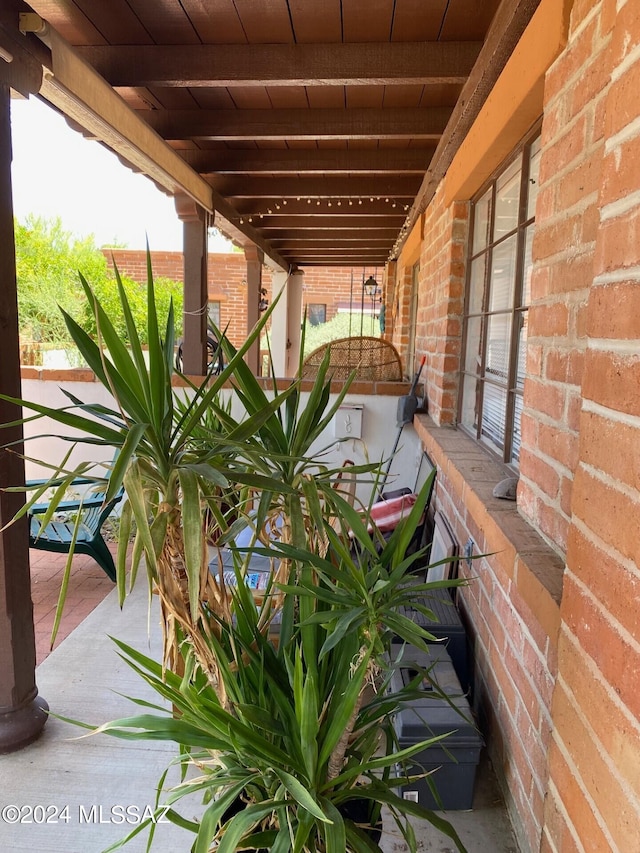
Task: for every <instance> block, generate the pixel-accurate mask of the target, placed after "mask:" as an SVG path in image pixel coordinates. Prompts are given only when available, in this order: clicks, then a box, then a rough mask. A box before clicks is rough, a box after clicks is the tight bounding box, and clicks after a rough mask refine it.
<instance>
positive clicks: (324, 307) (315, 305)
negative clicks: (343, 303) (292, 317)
mask: <svg viewBox="0 0 640 853" xmlns="http://www.w3.org/2000/svg"><path fill="white" fill-rule="evenodd" d="M306 308H307V318H308V320H309V325H310V326H324V324H325V323H326V322H327V303H326V302H308V303H307V306H306ZM318 308H322V312H321V313H322V316H323V319H322V320H320V321H318V322H317V323H313V322H312V320H311V313H312V309H318Z"/></svg>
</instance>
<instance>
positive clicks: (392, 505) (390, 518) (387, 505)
mask: <svg viewBox="0 0 640 853" xmlns="http://www.w3.org/2000/svg"><path fill="white" fill-rule="evenodd" d="M417 500H418V496H417V495H416V494H413V493H412V494H409V495H401V496H400V497H398V498H391V500H387V501H378V503H375V504H373V506H372V507H371V511H370V513H369V517H370V519H371V521H372V522H373V523H374V524H375V526H376V527H377V528H378V530H379V531H380V532H381V533H387V532H388V531H390V530H393V529H394V527H396V525H397V524H398V522H399V521H400V520H401V519H402V518H404V517H405V516H407V515H409V513H410V512H411V507H412V506H413V505H414V503H415V502H416V501H417ZM370 529H371V528H370Z"/></svg>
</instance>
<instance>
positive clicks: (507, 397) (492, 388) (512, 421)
mask: <svg viewBox="0 0 640 853" xmlns="http://www.w3.org/2000/svg"><path fill="white" fill-rule="evenodd" d="M539 164H540V136H539V131H536V135H535V137H534V138H531V137H530V138H529V139H528V140H526V141H525V143H524V144H523V145H522V146H521V147H520V148H519V150H518V151H517V153H516V155H515V156H514V158H513V159H511V160H510V161H509V163H508V164H507V165H506V166H504V167H503V168H502V170H501V171H500V173H499V174H498V175H497V176H496V177H495V178H494V179H493V180H492V181H490V183H489V185H488V186H485V187H484V188H483V189H482V190H481V192H480V193H479V194H478V196H477V197H476V198H474V199H473V202H472V209H471V239H470V243H469V257H468V263H467V296H466V302H465V316H464V341H465V348H464V358H463V364H462V383H461V387H462V394H461V403H460V412H459V422H460V424H461V426H462V427H463V429H465V430H467V431H469V432H471V434H472V435H473V436H474V437H475V438H476V439H477V440H478V441H480V442H482V443H483V444H485V445H486V446H488V447H489V448H490V449H491V450H492V451H494V452H495V453H497V454H499V455H500V457H501V459H502V460H503V461H504V462H506V463H507V464H509V465H512V466H515V467H517V465H518V458H519V454H520V416H521V413H522V392H523V387H524V375H525V362H526V348H527V310H528V307H529V302H530V280H531V268H532V261H531V246H532V242H533V232H534V225H535V222H534V215H535V205H536V197H537V194H538V170H539Z"/></svg>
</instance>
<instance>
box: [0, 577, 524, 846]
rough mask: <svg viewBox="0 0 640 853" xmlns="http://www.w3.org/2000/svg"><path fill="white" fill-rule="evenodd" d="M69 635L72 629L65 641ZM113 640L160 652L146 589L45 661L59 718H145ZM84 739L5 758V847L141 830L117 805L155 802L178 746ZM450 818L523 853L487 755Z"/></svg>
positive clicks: (430, 842)
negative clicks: (470, 796)
mask: <svg viewBox="0 0 640 853" xmlns="http://www.w3.org/2000/svg"><path fill="white" fill-rule="evenodd" d="M67 624H68V623H67ZM148 628H149V629H150V631H148ZM65 632H66V631H65V627H64V625H63V631H62V633H63V635H64V633H65ZM109 635H111V636H115V637H118V638H119V639H122V640H124V641H125V642H128V643H130V644H131V645H133V646H135V647H136V648H139V649H141V650H143V651H147V650H150V651H151V652H152V653H154V654H155V653H157V652H158V651H159V646H160V637H159V627H158V620H157V614H156V612H155V611H153V610H152V612H151V613H149V609H148V603H147V596H146V592H145V590H144V589H143V588H142V586H140V587H139V589H138V590H136V591H134V593H133V594H132V596H131V597H130V598H129V599H128V600H127V602H126V603H125V606H124V609H123V610H122V611H121V610H120V609H119V607H118V602H117V598H116V593H115V590H112V591H111V592H110V593H108V594H107V596H106V598H104V600H103V601H102V602H101V603H99V604H98V605H97V606H96V607H95V609H93V610H92V612H91V613H90V614H89V615H88V616H87V617H86V618H85V619H84V620H83V621H82V622H81V623H80V624H79V625H78V626H77V627H75V628H74V630H72V631H71V633H69V635H68V636H67V637H66V638H65V639H63V640H62V641H61V642H60V643H59V645H58V646H57V648H55V649H54V651H53V652H52V653H51V654H49V655H48V656H47V657H46V659H45V660H44V661H43V663H41V664H40V666H39V667H38V670H37V683H38V688H39V691H40V694H41V695H42V696H43V697H44V698H45V699H46V700H47V702H48V703H49V705H50V708H51V711H52V712H53V713H55V714H58V715H60V716H66V717H71V718H73V719H78V720H81V721H84V722H89V723H94V724H99V723H102V722H105V721H107V720H111V719H114V718H116V717H121V716H127V715H130V714H132V713H135V712H136V710H135V706H133V705H132V704H131V703H130V702H129V701H128V700H127V699H126V698H125V696H126V695H131V696H135V697H140V698H147V699H151V700H152V701H156V697H155V694H152V693H151V691H150V690H149V689H146V690H145V685H143V684H142V682H141V681H140V679H139V678H138V677H136V676H135V674H134V673H132V672H131V670H130V669H129V667H128V666H127V665H126V664H125V663H124V662H123V661H122V660H121V659H120V658H119V657H118V655H117V654H116V652H115V650H114V646H113V644H112V643H111V641H110V639H109ZM122 694H124V695H122ZM81 733H82V732H81V730H79V729H78V728H77V727H75V726H73V725H71V724H69V723H66V722H63V721H62V720H59V719H56V718H53V717H52V718H51V719H50V720H49V721H48V722H47V724H46V726H45V728H44V731H43V734H42V736H41V737H40V738H39V739H38V741H36V742H35V743H33V744H31V745H30V746H29V747H27V748H26V749H24V750H22V751H20V752H17V753H13V754H10V755H5V756H2V758H1V759H0V792H2V793H1V795H0V800H1V802H0V850H2V851H6V853H20V851H27V850H28V851H39V853H58V851H60V853H99V851H102V850H104V849H105V848H106V847H107V846H109V845H110V844H113V843H115V842H116V841H118V840H119V839H121V838H122V837H123V836H124V835H125V834H126V833H127V832H128V831H130V830H131V829H133V828H134V826H135V823H129V824H127V823H123V822H121V821H122V818H121V815H122V812H121V810H120V809H118V808H115V807H127V806H130V807H131V806H132V807H135V808H136V809H137V813H138V814H142V813H143V812H144V810H145V807H146V806H150V805H153V803H154V797H155V787H156V784H157V782H158V779H159V777H160V775H161V773H162V772H163V771H164V769H165V768H166V766H167V765H168V764H169V763H170V761H171V759H172V758H173V756H174V755H175V749H174V747H172V746H170V745H164V744H153V743H141V742H125V741H121V740H117V739H115V738H109V737H107V736H105V735H101V736H91V737H84V738H81V739H78V736H79V735H80V734H81ZM172 772H173V776H171V775H170V776H169V780H171V779H173V781H174V782H175V781H177V773H176V772H175V768H173V769H172ZM14 806H15V807H16V808H15V809H14V808H12V807H14ZM1 807H4V811H2V808H1ZM7 807H8V808H7ZM36 807H38V808H36ZM199 808H200V804H199V802H198V801H194V802H193V803H192V804H191V803H190V804H189V805H188V807H187V808H186V810H185V808H183V809H182V812H183V813H184V814H185V816H187V817H188V816H189V809H191V810H192V814H193V815H195V814H197V812H198V810H199ZM129 814H130V815H133V816H132V817H130V818H129V820H132V821H135V814H134V813H133V812H132V811H130V813H129ZM445 816H446V817H447V818H448V819H449V820H450V821H451V822H452V823H453V824H454V825H455V826H456V829H457V830H458V832H459V833H460V836H461V837H462V839H463V841H464V843H465V844H466V845H467V849H468V853H518V846H517V844H516V842H515V840H514V837H513V834H512V832H511V828H510V825H509V820H508V818H507V815H506V810H505V808H504V804H503V802H502V799H501V797H500V794H499V790H498V788H497V786H496V783H495V779H494V777H493V774H492V771H491V767H490V764H489V762H488V761H487V760H486V758H484V757H483V760H482V761H481V765H480V768H479V771H478V775H477V778H476V787H475V798H474V809H473V810H471V811H464V812H448V813H446V815H445ZM1 817H4V820H3V819H1ZM14 821H16V822H14ZM42 821H45V822H42ZM387 829H388V830H391V827H388V828H387V827H385V830H387ZM416 832H417V837H418V839H419V849H420V850H421V851H432V853H454V848H453V846H452V844H451V842H450V841H449V840H448V839H446V838H445V837H444V836H442V835H441V834H440V833H438V832H436V831H435V830H433V829H432V828H431V827H430V826H429V825H428V824H422V823H421V822H420V823H419V825H417V826H416ZM156 839H157V840H156V842H155V843H154V846H153V850H154V851H155V853H180V851H188V850H189V849H190V846H191V843H192V841H193V835H191V834H190V833H188V832H187V831H185V830H182V829H179V828H177V827H174V826H173V825H170V824H169V825H166V826H161V827H158V833H157V836H156ZM382 844H383V849H384V851H385V853H401V851H405V850H406V849H407V848H406V846H405V844H404V841H403V840H402V838H401V837H399V836H398V835H396V834H394V833H392V832H391V831H385V835H384V837H383V842H382ZM145 849H146V833H143V834H142V835H141V836H139V837H137V838H136V839H134V840H133V841H131V842H130V843H129V844H128V845H127V846H126V847H125V848H124V850H125V851H127V853H141V851H143V850H145Z"/></svg>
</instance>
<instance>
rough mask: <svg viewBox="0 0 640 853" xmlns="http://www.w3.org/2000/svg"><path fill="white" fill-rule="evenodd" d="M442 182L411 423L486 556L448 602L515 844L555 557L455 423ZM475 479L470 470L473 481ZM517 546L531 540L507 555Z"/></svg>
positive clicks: (534, 838)
mask: <svg viewBox="0 0 640 853" xmlns="http://www.w3.org/2000/svg"><path fill="white" fill-rule="evenodd" d="M444 198H445V193H444V190H443V187H442V186H441V187H440V188H439V189H438V191H437V192H436V194H435V196H434V198H433V200H432V202H431V204H430V205H429V207H428V208H427V210H426V212H425V219H424V239H423V244H422V252H421V256H420V257H421V263H420V280H419V302H418V305H419V307H418V329H417V347H416V350H417V355H418V357H419V356H420V355H421V354H423V353H424V354H426V355H427V372H426V379H427V391H428V409H429V415H430V418H431V423H435V424H436V425H437V427H436V428H435V429H430V428H429V429H425V430H424V431H423V432H422V431H421V435H422V437H423V441H424V443H425V446H426V449H427V451H428V452H429V455H430V456H431V458H432V459H433V461H434V462H435V463H436V465H437V467H438V478H437V487H436V498H435V504H436V507H437V509H439V510H440V511H441V512H442V513H443V514H444V516H445V518H446V519H447V520H448V521H449V523H450V525H451V527H452V530H453V533H454V539H455V541H456V542H457V543H458V545H459V548H460V550H462V548H463V546H464V544H465V543H466V542H467V541H468V540H469V539H471V540H472V541H473V549H474V554H475V555H478V554H491V555H493V556H491V557H487V558H483V559H476V560H475V561H474V562H473V563H472V564H471V565H470V566H467V565H466V564H461V566H460V574H461V575H462V576H464V577H466V578H468V579H469V586H467V587H465V588H464V589H463V590H461V591H460V594H459V606H460V609H461V612H462V613H463V616H464V619H465V621H466V623H467V624H468V626H469V633H470V636H471V637H472V638H473V639H472V643H473V657H474V664H475V685H474V691H473V701H474V707H475V710H476V712H477V714H478V717H479V719H480V721H481V723H482V727H483V731H484V733H485V735H486V736H487V739H488V743H489V749H490V753H491V756H492V759H493V761H494V763H495V765H496V767H497V768H498V772H499V775H500V777H501V780H502V783H503V787H504V790H505V796H506V798H507V801H508V805H509V808H510V811H511V813H512V814H513V815H514V816H515V822H516V824H517V828H518V834H519V839H520V841H521V844H522V847H523V850H527V849H530V850H532V851H533V850H536V849H537V845H538V843H539V838H540V834H541V831H542V823H543V811H544V796H545V791H546V781H547V763H546V755H547V750H548V745H549V740H550V730H551V723H550V720H551V696H552V691H553V686H554V682H555V665H556V649H557V631H558V625H559V615H558V604H557V601H556V600H555V599H554V597H553V596H552V595H551V594H550V592H549V590H548V589H546V588H545V587H544V586H543V584H541V583H540V581H539V580H538V578H537V577H536V576H535V570H536V569H537V567H538V565H539V564H540V563H542V562H546V561H549V563H550V564H551V565H553V567H554V570H555V572H556V574H557V575H559V574H560V573H561V571H562V565H561V563H560V561H559V560H558V558H557V557H556V556H555V555H554V554H553V552H552V551H551V549H550V548H548V547H547V546H546V545H545V543H544V542H543V541H542V539H541V538H540V537H538V536H536V535H534V536H530V530H529V527H528V525H527V524H526V522H525V521H524V520H523V519H521V518H520V517H519V516H518V513H517V510H516V508H515V505H514V504H512V503H511V504H507V505H505V504H504V502H501V501H497V500H496V499H495V498H492V497H491V489H492V487H493V485H494V484H495V483H496V482H498V481H499V480H500V479H502V478H503V477H504V476H505V471H504V469H503V468H502V466H501V465H500V464H499V463H498V462H496V461H494V460H493V459H491V458H490V457H489V456H488V454H487V453H486V451H485V450H484V449H482V448H480V447H479V446H478V445H477V444H475V443H474V442H473V441H471V439H469V438H468V437H467V436H464V435H462V434H461V433H458V432H457V431H455V430H453V429H451V427H452V426H454V425H455V423H456V407H457V396H458V377H459V369H460V357H461V334H462V312H463V303H464V283H465V253H466V241H467V233H468V210H469V205H468V204H467V203H463V202H454V203H453V204H451V205H450V206H448V207H447V206H446V205H445V201H444ZM476 480H478V481H479V482H475V481H476ZM520 547H522V548H523V549H526V550H528V551H530V552H534V553H535V557H534V556H533V553H529V554H527V555H526V556H524V557H518V550H519V548H520Z"/></svg>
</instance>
